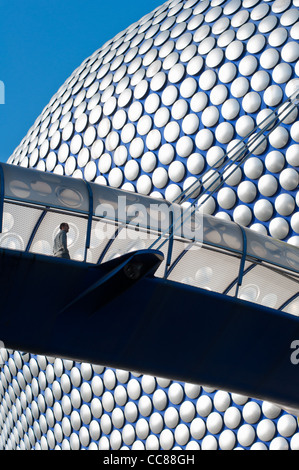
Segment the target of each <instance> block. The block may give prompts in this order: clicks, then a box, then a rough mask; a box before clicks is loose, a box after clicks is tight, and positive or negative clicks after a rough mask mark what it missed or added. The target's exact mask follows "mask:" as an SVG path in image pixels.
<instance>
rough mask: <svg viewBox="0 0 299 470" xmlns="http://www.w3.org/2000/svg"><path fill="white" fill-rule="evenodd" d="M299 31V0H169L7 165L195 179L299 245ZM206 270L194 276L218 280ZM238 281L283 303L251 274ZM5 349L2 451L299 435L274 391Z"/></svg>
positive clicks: (240, 218) (206, 443)
mask: <svg viewBox="0 0 299 470" xmlns="http://www.w3.org/2000/svg"><path fill="white" fill-rule="evenodd" d="M298 39H299V2H298V0H293V1H291V0H275V1H261V0H243V1H241V0H231V1H226V0H211V1H209V0H183V1H180V0H173V1H168V2H166V3H165V4H163V5H162V6H160V7H158V8H156V9H155V10H154V11H153V12H151V13H149V14H148V15H146V16H145V17H143V18H142V19H141V20H140V21H138V22H136V23H135V24H133V25H131V26H130V27H128V28H127V29H126V30H125V31H123V32H121V33H119V34H118V35H117V36H116V37H114V38H113V39H112V40H111V41H109V42H107V43H106V44H105V45H103V46H102V47H101V48H100V49H98V50H97V51H95V52H94V54H92V55H91V56H90V57H88V58H87V59H86V60H85V61H84V62H83V63H82V64H81V65H80V66H79V67H78V68H77V69H76V70H75V71H74V72H73V74H72V75H71V76H70V77H69V78H68V79H67V80H66V82H65V83H64V84H63V85H62V86H61V88H60V89H59V90H58V91H57V93H56V94H55V95H54V96H53V98H52V99H51V101H50V103H49V104H48V105H47V106H46V107H45V108H44V110H43V111H42V113H41V114H40V116H39V117H38V118H37V120H36V121H35V123H34V124H33V126H32V127H31V129H30V130H29V131H28V133H27V135H26V136H25V137H24V139H23V140H22V142H21V143H20V145H19V146H18V147H17V148H16V150H15V151H14V153H13V154H12V155H11V156H10V157H9V159H8V163H10V164H12V165H21V166H23V167H25V168H34V169H36V170H39V171H45V172H53V173H55V174H58V175H65V176H72V177H74V178H81V179H84V180H86V181H88V182H95V183H98V184H100V185H108V186H111V187H113V188H119V189H125V190H128V191H132V192H136V193H140V194H142V195H146V196H152V197H154V198H156V199H157V198H158V199H166V200H167V201H170V202H172V201H176V200H177V198H179V197H180V195H181V193H182V191H185V194H188V191H187V189H188V188H189V187H190V186H191V185H192V184H194V183H195V182H196V181H197V180H198V179H199V180H200V181H201V182H202V183H203V189H204V191H202V193H199V194H196V193H193V194H192V195H191V196H192V197H191V198H190V199H189V203H190V202H191V203H192V202H194V203H195V204H196V205H198V207H200V208H202V210H203V211H204V212H205V213H206V214H209V215H213V216H215V217H217V218H222V219H224V220H232V221H234V222H236V223H237V224H239V225H241V226H244V227H247V228H250V229H252V230H255V231H257V232H259V233H261V234H264V235H268V236H270V237H272V238H274V239H276V240H277V239H278V240H280V241H282V242H284V243H289V244H291V245H295V246H298V247H299V213H298V206H299V192H298V183H299V174H298V167H299V122H298V92H299V78H298V77H299V44H298ZM244 149H246V150H249V153H248V155H247V158H246V160H245V161H244V162H243V161H242V162H241V158H240V154H242V152H243V150H244ZM227 156H229V157H230V163H229V164H228V163H227ZM186 204H187V205H188V202H187V203H186ZM0 244H1V239H0ZM201 274H202V275H201V277H200V278H199V279H197V280H196V279H195V280H193V281H190V282H194V283H195V284H194V285H198V286H203V285H204V286H205V287H206V288H209V282H211V279H212V277H213V276H211V275H210V271H209V270H208V266H207V269H206V270H205V271H204V272H202V273H201ZM200 283H201V284H200ZM202 283H203V284H202ZM244 295H245V297H246V298H247V300H251V301H254V302H255V301H258V302H259V303H262V304H264V305H267V306H269V307H271V308H278V305H277V298H276V297H275V293H273V294H272V295H271V296H270V295H268V296H267V298H266V296H265V298H259V296H260V291H259V289H258V286H256V285H255V284H254V280H253V282H252V283H251V285H248V289H247V291H246V292H245V293H244ZM290 313H293V314H295V315H299V298H298V295H297V296H294V300H293V303H292V312H290ZM124 315H125V312H124ZM182 321H183V320H182ZM33 327H34V326H33ZM157 328H158V325H157ZM101 334H104V332H102V333H99V340H100V337H101ZM294 339H295V338H294ZM153 341H154V338H153ZM199 341H200V335H199ZM1 355H2V356H1V357H2V362H3V365H2V368H1V372H0V376H1V382H0V395H1V405H0V429H1V434H0V446H1V448H3V449H15V448H20V449H39V448H41V449H47V448H49V449H56V448H61V449H81V448H87V449H113V450H118V449H124V448H126V449H162V450H170V449H195V450H196V449H209V450H214V449H215V450H216V449H221V450H231V449H235V448H243V449H294V450H298V449H299V432H298V422H297V417H296V416H295V415H293V414H290V413H288V412H286V411H285V410H282V409H281V408H280V407H279V406H278V405H276V404H272V403H268V402H262V401H259V400H256V399H253V398H251V397H247V396H241V395H236V394H234V393H230V392H229V391H221V390H212V389H210V388H208V387H205V386H200V385H193V384H189V383H182V382H177V381H175V380H169V379H165V378H158V377H151V376H145V375H142V374H140V373H137V372H135V371H131V372H129V371H124V370H115V369H112V368H108V367H101V366H95V365H91V364H86V363H83V364H82V363H77V362H75V361H71V360H65V359H60V358H52V357H44V356H36V355H33V354H30V353H23V354H22V353H20V352H17V351H11V350H7V349H2V350H1Z"/></svg>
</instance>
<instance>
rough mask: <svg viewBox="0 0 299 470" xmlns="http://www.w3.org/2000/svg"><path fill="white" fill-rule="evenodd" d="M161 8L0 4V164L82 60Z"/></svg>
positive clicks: (82, 2) (54, 0)
mask: <svg viewBox="0 0 299 470" xmlns="http://www.w3.org/2000/svg"><path fill="white" fill-rule="evenodd" d="M163 3H164V0H146V1H141V0H113V1H109V0H106V1H105V0H10V1H7V0H0V44H1V53H0V80H1V82H3V83H4V85H5V104H1V105H0V161H2V162H6V161H7V159H8V157H9V156H10V155H11V153H12V152H13V151H14V149H15V148H16V147H17V146H18V144H19V143H20V141H21V140H22V138H23V137H24V136H25V135H26V134H27V131H28V130H29V128H30V127H31V126H32V124H33V123H34V121H35V120H36V118H37V117H38V116H39V114H40V113H41V111H42V110H43V108H44V107H45V106H46V105H47V103H48V102H49V101H50V99H51V97H52V96H53V95H54V94H55V93H56V91H57V90H58V88H59V87H60V86H61V85H62V84H63V83H64V81H65V80H66V79H67V78H68V77H69V76H70V75H71V73H72V72H73V71H74V70H75V69H76V68H77V67H78V66H79V65H80V64H81V63H82V62H83V60H84V59H85V58H87V57H88V56H90V55H91V54H92V53H93V52H94V51H95V50H97V49H99V48H100V47H101V46H102V45H103V44H104V43H105V42H106V41H108V40H109V39H111V38H113V37H114V36H115V35H116V34H117V33H119V32H120V31H123V30H124V29H125V28H127V27H128V26H130V25H131V24H132V23H134V22H135V21H138V20H139V19H140V18H142V17H143V16H144V15H146V14H147V13H149V12H151V11H152V10H154V9H155V8H156V7H158V6H159V5H161V4H163ZM0 98H1V97H0ZM0 102H1V99H0Z"/></svg>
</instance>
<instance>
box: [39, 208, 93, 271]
mask: <svg viewBox="0 0 299 470" xmlns="http://www.w3.org/2000/svg"><path fill="white" fill-rule="evenodd" d="M62 222H66V223H68V224H69V227H70V230H69V232H68V234H67V240H68V249H69V252H70V257H71V259H73V260H77V261H83V260H84V253H85V244H86V231H87V219H84V218H82V217H77V216H74V215H69V214H59V213H55V212H48V213H47V215H46V216H45V218H44V219H43V221H42V223H41V224H40V226H39V228H38V230H37V232H36V235H35V237H34V240H33V242H32V245H31V249H30V251H31V252H33V253H40V254H45V255H50V256H53V243H54V238H55V236H56V234H57V233H58V232H59V226H60V224H61V223H62ZM87 261H88V262H93V260H92V254H91V253H90V254H89V259H87ZM94 262H96V261H94Z"/></svg>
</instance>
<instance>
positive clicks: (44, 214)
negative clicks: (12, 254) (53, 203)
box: [25, 206, 49, 251]
mask: <svg viewBox="0 0 299 470" xmlns="http://www.w3.org/2000/svg"><path fill="white" fill-rule="evenodd" d="M48 210H49V207H48V206H47V207H46V208H45V210H44V211H43V212H42V213H41V215H40V216H39V218H38V221H37V222H36V224H35V227H34V229H33V230H32V232H31V235H30V238H29V240H28V243H27V246H26V248H25V251H29V250H30V248H31V245H32V242H33V240H34V237H35V235H36V232H37V231H38V229H39V227H40V225H41V223H42V221H43V220H44V218H45V216H46V215H47V213H48Z"/></svg>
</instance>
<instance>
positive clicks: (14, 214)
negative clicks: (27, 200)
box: [0, 203, 42, 251]
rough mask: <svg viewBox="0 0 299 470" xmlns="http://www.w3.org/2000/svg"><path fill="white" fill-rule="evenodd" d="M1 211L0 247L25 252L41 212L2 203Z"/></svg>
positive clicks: (37, 209)
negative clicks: (0, 231)
mask: <svg viewBox="0 0 299 470" xmlns="http://www.w3.org/2000/svg"><path fill="white" fill-rule="evenodd" d="M3 210H4V212H3V227H2V233H1V234H0V246H1V247H2V248H9V249H10V250H21V251H25V249H26V246H27V244H28V241H29V239H30V237H31V234H32V232H33V230H34V227H35V225H36V223H37V221H38V219H39V217H40V215H41V214H42V210H41V209H40V208H32V207H25V206H21V205H18V204H11V203H4V207H3Z"/></svg>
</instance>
